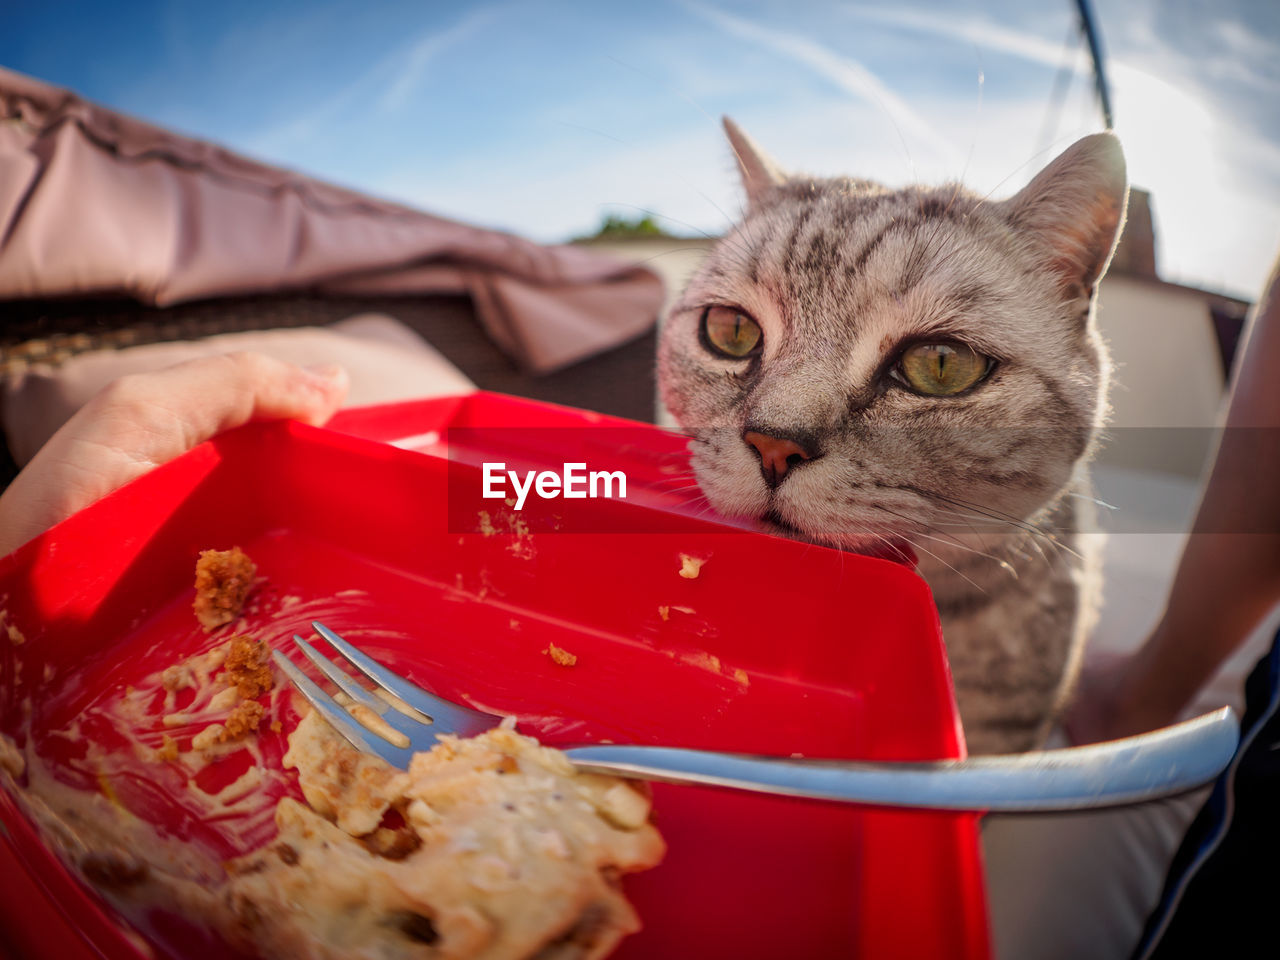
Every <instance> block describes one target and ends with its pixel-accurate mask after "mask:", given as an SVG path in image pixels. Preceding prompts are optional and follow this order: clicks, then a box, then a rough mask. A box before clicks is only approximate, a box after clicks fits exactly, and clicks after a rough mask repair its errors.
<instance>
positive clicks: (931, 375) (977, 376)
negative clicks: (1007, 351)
mask: <svg viewBox="0 0 1280 960" xmlns="http://www.w3.org/2000/svg"><path fill="white" fill-rule="evenodd" d="M990 369H991V359H990V358H989V357H984V356H983V355H982V354H980V353H978V351H976V350H974V349H973V348H972V347H969V346H965V345H964V344H963V343H917V344H916V345H915V346H912V347H908V348H907V350H906V351H905V352H904V353H903V354H902V358H901V359H900V360H899V361H898V365H897V367H896V368H895V369H894V373H895V375H896V376H898V378H899V379H900V380H902V381H903V382H905V383H906V384H907V385H908V386H909V387H911V389H913V390H916V391H918V392H920V393H926V394H928V395H929V396H931V397H949V396H951V395H952V394H956V393H960V392H962V391H964V390H968V389H969V388H970V387H972V386H973V385H974V384H975V383H977V382H978V381H979V380H981V379H982V378H983V377H984V376H986V375H987V372H988V371H989V370H990Z"/></svg>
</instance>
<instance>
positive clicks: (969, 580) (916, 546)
mask: <svg viewBox="0 0 1280 960" xmlns="http://www.w3.org/2000/svg"><path fill="white" fill-rule="evenodd" d="M902 539H904V540H906V541H907V543H909V544H911V547H912V549H913V550H919V551H920V552H921V553H923V554H926V555H928V556H930V557H933V559H934V560H936V561H938V563H940V564H942V565H943V566H944V567H946V568H947V569H948V570H950V571H951V572H952V573H954V574H955V575H956V576H957V577H959V578H960V579H961V580H964V581H966V582H967V583H968V584H969V585H970V586H972V587H973V588H974V589H975V590H977V591H978V592H979V593H986V592H987V589H986V587H983V586H981V585H980V584H978V583H976V582H974V580H973V578H972V577H967V576H965V575H964V574H963V573H961V572H960V570H959V569H958V568H957V567H956V566H955V565H954V564H950V563H947V561H945V560H943V559H942V558H941V557H940V556H938V555H937V554H936V553H934V552H933V551H932V550H930V549H928V548H927V547H922V546H920V544H918V543H916V542H915V541H914V540H912V539H911V538H910V537H903V538H902Z"/></svg>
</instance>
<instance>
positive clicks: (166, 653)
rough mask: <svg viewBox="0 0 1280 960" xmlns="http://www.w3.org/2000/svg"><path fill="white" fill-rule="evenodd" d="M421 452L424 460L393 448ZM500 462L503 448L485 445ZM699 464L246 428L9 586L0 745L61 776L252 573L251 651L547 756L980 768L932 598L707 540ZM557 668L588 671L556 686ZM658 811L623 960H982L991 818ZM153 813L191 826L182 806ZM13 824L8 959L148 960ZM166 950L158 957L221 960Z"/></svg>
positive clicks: (661, 454) (380, 430)
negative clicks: (468, 711) (510, 492)
mask: <svg viewBox="0 0 1280 960" xmlns="http://www.w3.org/2000/svg"><path fill="white" fill-rule="evenodd" d="M588 427H590V428H594V429H593V430H588V429H586V428H588ZM455 428H479V429H478V430H472V432H470V433H467V434H466V435H465V436H466V438H467V439H466V444H467V449H466V450H464V451H462V452H461V453H459V450H458V448H457V446H456V445H455V449H454V451H453V452H454V453H455V459H454V461H453V462H450V461H449V460H447V459H446V458H444V457H443V456H441V455H440V454H442V453H443V452H444V448H445V446H446V445H447V444H448V443H449V441H450V438H451V437H454V438H457V437H462V436H463V433H455V432H451V431H453V430H454V429H455ZM512 428H518V430H519V431H523V432H511V431H512ZM533 428H536V429H533ZM504 431H505V432H504ZM432 434H438V435H439V436H438V437H436V436H432ZM411 435H417V436H416V439H413V440H409V441H406V442H405V445H408V446H416V447H418V448H420V450H418V451H415V450H407V449H397V448H396V447H394V446H391V445H388V444H386V443H382V442H376V441H383V440H391V439H396V438H403V437H406V436H411ZM498 440H504V442H509V445H508V446H506V447H504V448H501V449H491V450H485V449H484V445H485V443H486V442H497V441H498ZM512 447H520V448H521V449H518V450H515V449H512ZM682 447H683V441H682V440H680V439H679V438H678V437H673V436H672V435H670V434H666V433H663V432H661V431H658V430H656V429H654V428H651V427H646V426H642V425H637V424H631V423H628V422H625V421H619V420H613V419H610V418H604V417H600V416H597V415H593V414H586V413H582V412H579V411H571V410H566V409H564V408H557V407H551V406H547V405H543V404H537V403H532V402H529V401H523V400H516V399H513V398H507V397H499V396H494V395H486V394H476V395H473V396H469V397H465V398H450V399H444V400H433V401H423V402H418V403H411V404H398V405H393V406H389V407H378V408H368V409H365V410H357V411H348V412H346V413H344V414H342V415H340V416H339V417H338V418H337V419H336V420H335V422H334V423H333V424H332V425H331V427H330V428H329V429H324V430H320V429H315V428H311V427H307V426H303V425H300V424H265V425H254V426H250V427H247V428H243V429H241V430H238V431H234V432H232V433H230V434H227V435H225V436H223V437H221V438H219V439H217V440H215V441H213V442H211V443H208V444H205V445H203V446H201V447H200V448H198V449H196V450H194V451H192V452H191V453H190V454H188V455H186V456H185V457H183V458H181V459H179V460H177V461H175V462H173V463H171V464H168V465H167V466H165V467H162V468H160V469H158V470H156V471H154V472H152V473H151V474H149V475H147V476H145V477H143V478H142V479H141V480H139V481H137V482H135V483H133V484H131V485H130V486H128V487H126V488H124V489H123V490H120V491H118V492H117V493H116V494H114V495H113V496H111V497H108V498H107V499H106V500H104V501H102V502H101V503H99V504H97V505H95V506H94V507H91V508H90V509H88V510H86V511H84V512H83V513H81V514H79V515H77V516H75V517H73V518H71V519H70V520H68V521H67V522H65V523H63V524H61V525H59V526H58V527H56V528H54V529H53V530H51V531H49V532H48V533H47V534H45V535H44V536H43V537H41V538H39V539H38V540H36V541H34V542H33V543H31V544H28V545H27V546H26V547H24V548H23V549H22V550H20V551H18V552H17V553H16V554H14V555H12V556H10V557H7V558H5V559H4V560H3V561H0V598H2V599H0V603H3V606H4V608H5V609H6V611H7V613H8V622H9V623H11V624H14V625H16V626H18V627H19V629H21V630H22V632H23V633H24V635H25V636H26V639H27V642H26V643H24V644H22V645H20V646H15V645H11V644H9V643H0V729H2V730H4V731H5V732H6V733H9V734H10V735H17V737H18V739H19V741H20V742H24V743H25V742H27V740H28V738H29V739H30V741H31V742H32V744H33V746H34V747H35V749H36V750H37V752H38V753H39V754H40V755H41V756H44V757H48V758H50V761H51V763H52V765H53V766H54V767H55V769H56V767H57V762H58V756H59V751H60V750H65V749H67V748H66V746H65V741H64V740H62V739H60V738H58V737H57V736H54V735H53V734H54V732H55V731H56V730H57V729H58V728H60V727H63V726H65V725H66V723H67V722H68V718H71V717H76V716H81V715H89V714H92V712H93V710H92V708H93V705H94V704H95V703H97V702H99V701H100V700H101V699H102V698H103V697H107V696H110V695H112V691H118V690H119V689H121V688H122V686H123V685H127V684H129V683H131V682H133V681H135V680H136V678H139V677H142V676H145V675H146V674H147V673H148V672H150V671H151V670H154V669H156V668H157V666H158V665H161V666H162V665H164V664H165V663H166V662H173V661H174V660H176V659H177V658H179V657H180V656H182V655H183V651H184V649H186V648H189V647H190V646H191V645H193V644H194V643H196V642H197V641H198V640H199V639H200V638H201V637H202V634H201V633H200V632H199V630H198V628H197V627H196V626H195V622H194V618H193V616H192V614H191V607H190V605H191V597H192V589H191V581H192V570H193V566H194V561H195V558H196V555H197V553H198V552H199V551H200V550H202V549H209V548H223V549H225V548H227V547H230V546H232V545H239V546H240V547H242V548H243V549H244V550H245V551H246V552H248V553H249V555H250V556H251V557H252V558H253V559H254V560H255V561H256V562H257V564H258V567H259V573H260V575H262V576H264V577H266V580H267V586H266V588H265V593H264V595H263V597H262V599H261V601H260V602H259V604H258V612H257V613H255V614H254V615H253V616H252V617H251V618H250V627H251V628H252V630H253V631H254V632H255V633H257V634H258V635H260V636H264V637H266V638H267V639H269V640H270V641H271V642H272V643H273V644H274V645H277V646H280V647H281V648H284V647H285V646H286V645H287V643H288V637H289V635H290V634H291V633H293V632H294V631H299V632H303V631H305V630H306V629H307V621H308V620H309V619H311V618H313V617H314V616H315V615H316V614H317V613H319V614H320V615H321V618H322V619H324V620H325V621H326V622H327V623H328V624H329V625H330V626H332V627H334V628H335V629H337V630H338V631H339V632H342V633H344V634H345V635H347V636H348V637H349V638H351V639H353V640H355V641H356V642H358V643H360V644H362V645H363V646H364V647H366V649H368V650H369V651H370V652H371V653H372V654H374V655H375V656H377V657H379V658H380V659H383V660H384V661H386V662H387V663H389V664H390V665H392V666H393V667H396V668H398V669H399V670H401V671H402V672H404V673H407V674H408V675H409V676H410V677H411V678H413V679H415V680H417V681H418V682H420V683H423V684H424V685H426V686H429V687H431V688H433V689H435V690H436V691H438V692H439V693H441V694H443V695H445V696H449V697H454V698H458V699H465V700H469V701H471V702H473V703H475V704H477V705H480V706H484V707H486V708H489V709H492V710H494V711H497V712H502V713H512V714H515V715H516V716H517V717H519V718H520V729H521V730H523V731H525V732H529V733H533V734H536V735H538V736H540V737H541V738H542V739H543V740H544V741H545V742H548V743H552V744H567V743H575V742H585V741H591V740H598V739H601V738H608V739H612V740H614V741H617V742H624V741H631V742H637V743H658V744H669V745H680V746H690V747H706V748H715V749H724V750H740V751H750V752H759V753H775V754H778V755H780V756H787V755H790V754H793V753H801V754H804V755H807V756H828V757H848V758H858V759H877V760H924V759H937V758H952V757H959V756H962V755H963V749H964V748H963V743H962V740H961V738H960V733H959V725H958V721H957V716H956V713H955V707H954V700H953V695H952V692H951V686H950V678H949V675H948V671H947V665H946V660H945V654H944V649H943V646H942V642H941V635H940V633H939V629H938V621H937V615H936V612H935V610H934V608H933V605H932V603H931V601H930V597H929V594H928V590H927V588H926V587H925V585H924V583H923V581H921V580H920V579H919V577H918V576H917V575H916V574H915V573H914V572H913V571H912V570H910V569H909V568H907V567H905V566H903V565H901V564H898V563H893V562H890V561H887V560H881V559H874V558H864V557H856V556H852V555H849V554H843V553H839V552H836V551H832V550H827V549H823V548H818V547H814V546H809V545H804V544H799V543H794V542H790V541H786V540H781V539H777V538H773V537H767V536H763V535H760V534H756V533H750V532H743V531H740V530H736V529H734V528H732V527H730V526H727V525H725V524H722V523H719V522H716V521H714V520H711V519H705V518H702V517H700V516H699V515H698V514H699V511H705V505H703V504H701V501H700V500H699V499H698V497H697V495H696V492H692V491H690V490H688V489H686V488H687V483H686V482H685V481H686V480H687V477H688V470H687V462H686V461H685V459H684V453H683V451H682ZM421 450H426V451H427V452H426V453H424V452H420V451H421ZM583 457H588V458H591V459H590V460H589V462H590V463H591V465H592V469H595V468H596V463H597V462H599V463H602V464H605V465H607V466H608V467H609V469H620V468H623V467H625V469H626V471H627V477H628V497H627V499H626V500H625V501H620V500H591V499H586V500H574V501H566V500H563V499H561V500H556V501H539V502H536V503H535V502H533V501H532V499H531V502H530V503H529V504H528V505H527V506H526V510H525V511H522V512H521V513H520V514H516V513H515V512H514V511H513V510H511V509H510V507H508V506H507V505H506V504H505V503H502V502H501V501H494V500H485V499H483V498H482V497H480V474H479V467H478V466H477V463H478V461H480V460H483V459H486V458H490V459H495V460H496V459H502V460H507V461H510V462H511V464H513V465H514V464H534V465H537V464H539V463H540V464H541V465H542V466H544V467H551V468H554V469H559V468H560V466H561V464H562V462H565V461H570V460H578V459H580V458H583ZM606 461H607V463H606ZM495 504H496V509H495ZM481 511H485V513H486V516H485V517H483V518H482V517H481V516H480V512H481ZM521 524H523V526H521ZM526 529H527V531H528V532H526ZM588 530H596V531H598V532H565V531H588ZM495 531H496V532H495ZM637 531H640V532H637ZM643 531H648V532H643ZM681 554H687V555H691V556H694V557H698V558H700V559H704V560H705V561H706V562H705V564H704V565H703V566H702V568H701V572H700V575H699V576H698V577H697V578H696V579H685V578H682V577H681V576H679V570H680V567H681V561H680V555H681ZM552 642H554V643H555V644H556V645H557V646H559V647H561V648H563V649H566V650H569V651H570V652H572V653H574V654H575V655H576V656H577V658H578V660H577V664H576V665H575V666H573V667H572V668H565V667H561V666H558V665H557V664H555V663H553V662H552V661H551V659H550V658H549V657H548V656H547V655H546V654H545V652H544V651H546V650H547V648H548V645H549V644H550V643H552ZM73 680H74V682H72V681H73ZM24 702H29V703H30V715H29V716H27V715H26V714H25V709H26V708H25V707H24ZM59 744H62V746H59ZM278 746H279V745H278V744H277V745H275V746H274V747H269V748H268V749H267V751H266V752H267V753H268V755H269V756H278ZM654 796H655V807H656V811H657V817H658V824H659V827H660V829H661V830H662V833H663V835H664V836H665V837H666V839H667V841H668V844H669V848H670V849H669V853H668V856H667V858H666V860H665V861H664V862H663V863H662V865H661V866H659V867H658V868H656V869H654V870H652V871H650V872H648V873H644V874H640V875H637V876H634V877H630V878H628V880H627V883H626V886H627V890H628V892H629V894H630V896H631V898H632V899H633V901H634V902H635V903H636V905H637V907H638V909H639V912H640V915H641V917H642V919H643V921H644V924H645V929H644V931H643V932H642V933H640V934H637V935H636V936H634V937H632V938H629V939H628V940H627V941H625V943H624V945H623V946H622V948H621V949H620V951H619V953H618V956H621V957H630V958H641V957H646V958H656V957H663V958H704V957H708V958H711V957H734V958H736V960H748V958H755V957H759V958H774V957H777V956H779V955H788V956H796V957H850V956H862V957H874V958H881V957H956V958H972V960H980V958H984V957H986V956H987V955H988V942H987V931H986V912H985V900H984V894H983V884H982V871H981V863H980V859H979V850H978V842H977V830H976V817H975V816H973V815H965V814H959V815H957V814H946V813H930V812H916V811H891V810H882V809H874V808H866V807H854V806H848V805H839V804H832V803H823V802H816V801H806V800H795V799H784V798H774V797H764V796H757V795H751V794H745V793H734V792H730V791H722V790H713V789H706V788H691V787H676V786H670V785H661V784H660V785H656V786H655V788H654ZM149 810H150V812H149V816H152V817H154V818H156V819H158V821H159V822H160V825H161V826H162V827H163V828H165V829H167V830H170V831H177V832H181V831H183V830H188V829H190V825H187V824H184V823H183V822H181V820H180V817H179V816H178V813H177V811H176V808H175V809H170V808H168V807H166V806H165V804H164V803H155V804H152V805H151V807H150V808H149ZM0 823H2V824H3V827H4V829H3V830H0V931H3V935H2V936H0V948H2V947H3V944H4V943H5V940H7V941H8V942H9V944H10V948H11V949H12V950H14V951H16V953H17V954H18V955H20V956H30V957H59V958H89V957H105V958H110V960H115V958H121V960H123V958H129V960H136V958H138V957H139V956H141V954H140V952H139V950H138V948H137V947H136V946H135V944H134V943H133V942H132V941H131V939H130V938H129V937H128V936H126V935H125V934H123V933H122V932H121V931H120V929H119V927H118V925H117V923H116V921H115V919H114V917H113V914H112V912H111V910H110V908H109V907H106V906H105V905H104V904H103V902H102V901H100V900H99V899H98V898H97V896H96V895H95V894H94V893H92V892H91V891H89V890H88V889H87V888H86V887H84V886H82V885H81V884H80V883H79V882H78V881H77V880H76V879H75V878H74V877H73V875H72V874H71V873H69V872H68V871H67V870H66V869H65V868H64V867H63V866H62V865H61V864H60V863H59V862H58V860H57V859H56V858H55V857H54V856H53V855H52V854H51V853H50V852H49V851H48V849H47V848H46V847H45V846H44V845H43V844H42V843H41V842H40V840H39V838H38V836H37V834H36V833H35V831H34V829H33V828H32V826H31V825H30V824H29V823H28V822H27V821H26V819H25V818H24V817H23V816H22V815H21V814H20V813H19V812H18V810H17V808H16V807H15V805H14V803H13V801H12V799H11V798H10V797H9V796H8V795H7V794H5V793H4V791H0ZM227 835H228V836H230V837H232V838H233V839H232V840H228V841H227V842H228V843H229V844H230V848H231V849H229V850H228V851H227V852H237V851H236V850H235V849H234V848H235V842H236V841H235V840H234V831H232V832H230V833H228V834H227ZM148 936H149V938H150V939H151V940H152V943H151V946H152V948H153V949H154V950H155V951H156V953H158V954H159V955H161V956H166V955H168V956H174V957H190V956H205V955H213V954H214V953H215V952H216V951H215V950H214V948H212V947H210V946H209V945H208V944H207V943H202V942H201V941H200V940H199V939H198V938H197V939H191V938H183V937H171V936H165V935H164V934H163V932H158V931H157V929H150V928H149V929H148Z"/></svg>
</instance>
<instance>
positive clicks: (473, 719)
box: [272, 621, 501, 769]
mask: <svg viewBox="0 0 1280 960" xmlns="http://www.w3.org/2000/svg"><path fill="white" fill-rule="evenodd" d="M311 626H312V627H313V628H314V629H315V631H316V633H318V634H319V635H320V636H321V637H322V638H323V639H324V640H325V641H326V642H327V643H328V644H329V646H331V647H332V648H333V649H334V650H335V651H336V652H337V653H339V654H340V655H341V656H342V657H344V658H345V659H346V660H347V662H348V663H350V664H351V665H352V666H353V667H355V669H356V670H358V671H359V672H360V673H362V674H363V675H364V676H366V677H368V678H369V679H370V680H372V681H373V682H374V683H376V684H377V685H378V686H379V687H380V688H381V689H382V691H385V694H384V695H383V696H374V695H373V694H372V693H371V692H370V691H369V690H366V689H365V688H364V687H362V686H361V685H360V684H358V683H357V682H356V681H355V680H354V679H353V678H352V677H351V676H349V675H348V674H347V673H346V672H345V671H343V670H342V669H340V668H339V667H338V665H337V664H336V663H334V662H333V661H332V660H330V659H329V658H327V657H325V656H324V655H323V654H321V653H320V652H319V651H318V650H316V648H315V647H314V646H312V645H311V644H310V643H309V642H307V641H306V640H304V639H303V638H302V637H300V636H298V635H297V634H295V635H294V637H293V641H294V643H295V644H296V645H297V646H298V648H299V649H300V650H301V651H302V652H303V654H304V655H305V656H306V657H307V659H308V660H310V661H311V662H312V663H313V664H315V665H316V667H317V668H318V669H319V670H320V672H321V673H323V674H324V675H325V676H326V677H328V678H329V680H331V681H332V682H333V683H334V684H335V685H336V686H337V687H338V689H339V690H340V691H341V693H342V695H345V699H346V700H347V701H348V703H347V704H343V703H341V702H340V701H339V700H338V699H335V698H334V697H333V696H330V695H329V694H328V693H326V692H325V691H324V690H322V689H321V688H320V687H319V685H317V684H316V683H315V682H314V681H312V680H311V678H309V677H308V676H307V675H306V674H305V673H303V672H302V671H301V670H299V669H298V668H297V667H296V666H295V665H294V664H293V663H292V661H290V660H289V658H288V657H286V656H285V655H284V654H283V653H281V652H280V651H279V650H275V651H273V652H272V658H273V659H274V660H275V662H276V664H277V666H279V667H280V669H281V670H283V671H284V673H285V675H286V676H287V677H288V678H289V679H290V680H291V681H293V684H294V686H296V687H297V688H298V691H299V692H300V693H301V694H302V695H303V696H304V697H306V699H307V700H308V701H309V702H310V703H311V705H312V706H314V707H315V708H316V709H317V710H319V711H320V713H321V714H322V715H323V716H324V718H325V719H326V720H328V721H329V723H331V724H332V725H333V726H334V728H335V729H336V730H337V731H338V732H339V733H341V734H342V735H343V736H344V737H345V738H346V739H347V741H348V742H349V743H350V744H351V745H352V746H354V747H355V748H356V749H357V750H362V751H364V752H365V753H372V754H374V755H376V756H379V757H381V758H382V759H383V760H386V761H387V762H388V763H390V764H392V765H393V766H397V767H400V768H401V769H407V768H408V766H409V760H410V758H411V757H412V756H413V754H414V753H417V752H420V751H422V750H429V749H431V747H432V745H433V744H435V742H436V738H437V736H438V735H439V734H442V733H452V734H457V735H459V736H463V737H470V736H474V735H476V734H478V733H482V732H483V731H485V730H488V729H490V728H491V727H495V726H497V724H498V722H499V720H500V719H501V718H499V717H496V716H494V715H493V714H488V713H482V712H481V711H479V710H473V709H471V708H470V707H466V706H463V705H461V704H457V703H453V702H452V701H449V700H444V699H442V698H440V697H438V696H436V695H435V694H433V693H429V692H428V691H426V690H424V689H422V688H421V687H419V686H417V685H416V684H414V683H411V682H409V681H408V680H406V679H405V678H404V677H402V676H400V675H399V674H396V673H393V672H392V671H390V670H388V669H387V668H386V667H384V666H383V665H382V664H380V663H379V662H378V661H376V660H374V659H373V658H372V657H370V656H369V655H368V654H366V653H364V652H363V651H361V650H359V649H358V648H356V647H354V646H352V645H351V644H350V643H348V642H347V641H346V640H344V639H342V637H340V636H338V634H336V633H334V632H333V631H332V630H330V629H329V628H328V627H326V626H325V625H324V624H323V623H320V622H319V621H312V624H311Z"/></svg>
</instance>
